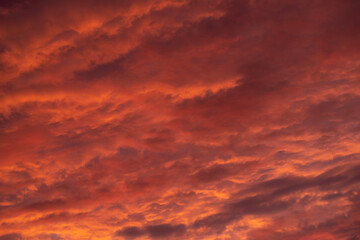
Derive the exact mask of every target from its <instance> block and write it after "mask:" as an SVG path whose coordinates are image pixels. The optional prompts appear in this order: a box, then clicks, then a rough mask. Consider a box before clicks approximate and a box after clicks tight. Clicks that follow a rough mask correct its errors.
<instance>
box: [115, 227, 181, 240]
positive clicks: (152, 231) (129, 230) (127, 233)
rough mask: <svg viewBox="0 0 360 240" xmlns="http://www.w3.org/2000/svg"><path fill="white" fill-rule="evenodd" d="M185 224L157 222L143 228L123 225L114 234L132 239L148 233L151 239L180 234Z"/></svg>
mask: <svg viewBox="0 0 360 240" xmlns="http://www.w3.org/2000/svg"><path fill="white" fill-rule="evenodd" d="M185 231H186V226H185V225H184V224H178V225H172V224H157V225H146V226H145V227H144V228H138V227H125V228H123V229H121V230H118V231H117V232H116V233H115V235H117V236H123V237H125V238H129V239H133V238H137V237H140V236H142V235H145V234H146V235H148V236H149V237H151V238H152V239H157V238H167V237H170V236H172V235H176V236H181V235H183V234H184V233H185Z"/></svg>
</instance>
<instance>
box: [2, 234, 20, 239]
mask: <svg viewBox="0 0 360 240" xmlns="http://www.w3.org/2000/svg"><path fill="white" fill-rule="evenodd" d="M0 239H1V240H21V239H23V237H22V236H21V234H19V233H9V234H5V235H1V236H0Z"/></svg>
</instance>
